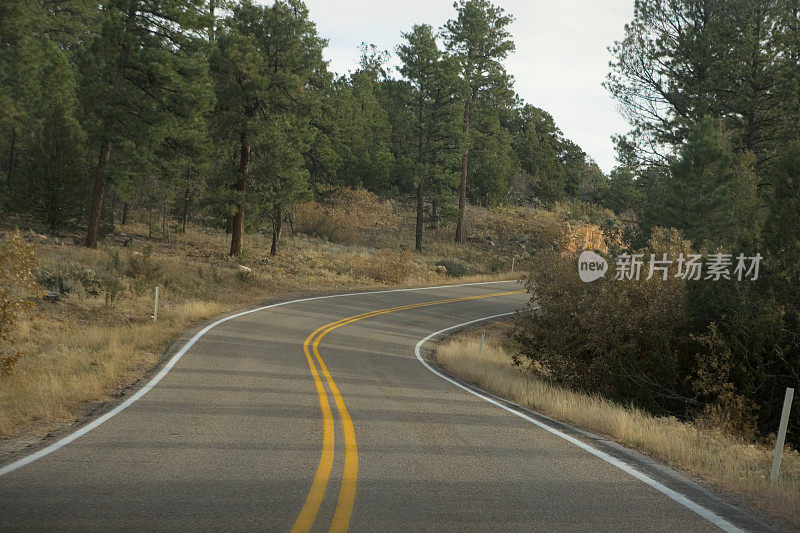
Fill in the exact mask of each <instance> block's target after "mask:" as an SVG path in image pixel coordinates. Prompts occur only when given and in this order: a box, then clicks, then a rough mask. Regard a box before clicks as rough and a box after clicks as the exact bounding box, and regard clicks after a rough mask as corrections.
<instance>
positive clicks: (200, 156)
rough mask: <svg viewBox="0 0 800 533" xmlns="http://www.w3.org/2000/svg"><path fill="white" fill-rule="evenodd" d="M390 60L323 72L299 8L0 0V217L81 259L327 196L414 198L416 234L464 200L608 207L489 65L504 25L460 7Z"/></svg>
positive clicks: (500, 14) (235, 223)
mask: <svg viewBox="0 0 800 533" xmlns="http://www.w3.org/2000/svg"><path fill="white" fill-rule="evenodd" d="M455 7H456V9H455V13H454V18H453V19H452V20H450V21H449V22H447V24H446V25H445V26H444V27H442V28H438V29H437V28H433V27H431V26H430V25H426V24H420V25H416V26H414V27H413V28H409V29H408V31H407V32H406V33H404V34H403V41H402V44H401V45H400V46H399V47H398V49H397V50H396V53H397V57H398V58H399V60H400V64H401V66H400V67H399V69H398V72H392V71H391V70H392V69H389V67H388V66H387V65H388V62H389V60H390V55H389V54H388V53H387V52H382V51H380V50H377V49H376V48H375V47H374V46H368V45H363V48H362V57H361V61H360V66H359V68H358V69H357V70H355V72H351V73H348V74H347V75H345V76H336V75H334V74H332V73H331V72H330V71H329V70H328V67H327V64H326V62H325V61H324V60H323V50H324V48H325V46H326V44H327V42H326V41H325V40H324V39H323V38H322V37H321V36H319V35H318V33H317V30H316V27H315V25H314V23H313V21H312V18H311V14H310V13H309V11H308V9H307V8H306V7H305V5H304V4H303V3H302V2H301V1H299V0H278V1H275V2H273V3H271V5H259V4H256V3H254V2H252V1H249V0H245V1H242V2H226V1H220V0H159V1H155V0H109V1H107V2H102V3H100V4H98V3H97V2H91V1H89V0H45V1H34V0H5V1H3V2H2V5H1V6H0V109H2V112H0V113H2V114H0V154H2V157H0V179H1V181H0V198H1V199H2V200H1V201H0V209H2V210H3V212H4V213H6V214H7V215H8V214H15V215H18V216H20V217H24V218H27V219H28V220H29V221H30V222H31V223H32V224H39V225H40V226H42V227H46V228H48V229H49V231H52V232H63V231H65V230H74V229H77V228H85V229H86V238H85V244H86V245H87V246H90V247H94V246H97V243H98V239H99V238H100V237H101V235H102V234H103V233H105V232H109V231H111V230H112V228H113V226H114V224H115V223H117V222H122V223H125V222H127V221H128V219H130V217H131V216H134V214H135V215H136V216H137V217H139V219H144V220H145V221H147V223H148V224H149V225H150V228H151V232H162V233H166V232H168V231H169V228H170V227H173V226H177V228H178V230H184V231H185V228H186V224H187V223H188V222H189V221H191V220H198V221H201V222H202V223H204V224H208V225H211V226H216V227H220V228H221V227H224V228H226V230H227V231H228V232H229V233H230V234H231V247H230V253H231V254H232V255H234V254H237V253H239V252H241V250H242V236H243V234H244V232H245V231H246V229H265V227H269V228H271V230H272V233H273V245H272V253H275V251H276V249H277V245H278V242H279V240H280V235H281V229H282V226H283V224H284V221H286V220H290V219H291V217H292V213H293V209H294V206H295V204H297V203H298V202H300V201H303V200H305V199H307V198H309V197H311V196H312V195H317V196H318V197H321V196H324V195H325V194H326V191H329V190H331V189H332V188H335V187H339V186H349V187H354V188H356V187H363V188H366V189H368V190H371V191H373V192H375V193H377V194H379V195H380V196H381V197H383V198H387V197H395V198H402V199H407V200H409V201H413V202H415V205H416V210H417V224H416V247H417V249H418V250H421V248H422V240H423V228H424V226H425V225H426V223H427V224H428V225H433V226H435V225H436V224H438V223H439V222H440V221H441V220H443V219H447V220H453V221H455V222H456V226H457V228H456V234H455V235H454V238H455V240H456V241H457V242H463V241H464V239H465V228H464V221H463V214H464V208H465V204H466V202H472V203H478V204H484V205H495V204H500V203H513V202H534V203H540V204H549V203H552V202H555V201H558V200H560V199H562V198H565V197H574V198H582V199H585V200H598V199H601V200H604V199H605V198H606V195H605V193H604V191H606V190H607V189H608V183H607V180H606V179H605V176H603V174H602V172H601V171H600V169H599V168H598V167H597V165H596V164H594V162H593V161H592V160H591V159H590V158H589V157H588V156H587V155H586V154H585V153H584V152H583V151H582V150H581V149H580V148H579V147H578V146H577V145H576V144H575V143H573V142H571V141H569V140H568V139H566V138H564V136H563V135H562V133H561V132H560V131H559V129H558V128H557V127H556V124H555V122H554V120H553V118H552V117H551V116H550V115H549V114H548V113H547V112H545V111H543V110H541V109H538V108H535V107H533V106H531V105H530V104H526V103H524V102H522V101H521V100H520V99H519V98H518V97H517V96H516V95H515V93H514V91H513V78H512V76H511V75H509V73H508V72H506V70H505V68H504V66H503V60H504V59H505V58H506V57H507V55H508V54H509V53H510V52H511V51H513V49H514V43H513V40H512V39H511V36H510V34H509V32H508V25H509V24H510V23H511V21H512V20H513V19H512V17H511V16H510V15H509V14H507V13H505V12H504V11H503V10H502V9H500V8H498V7H496V6H494V5H492V4H491V3H490V2H488V1H487V0H469V1H467V0H461V1H460V2H459V3H458V4H457V5H456V6H455Z"/></svg>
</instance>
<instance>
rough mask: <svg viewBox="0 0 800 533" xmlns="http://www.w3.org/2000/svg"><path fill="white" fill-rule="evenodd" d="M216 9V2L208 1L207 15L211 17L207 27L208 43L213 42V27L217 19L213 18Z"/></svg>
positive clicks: (213, 0) (214, 0)
mask: <svg viewBox="0 0 800 533" xmlns="http://www.w3.org/2000/svg"><path fill="white" fill-rule="evenodd" d="M216 9H217V2H216V0H210V2H209V3H208V14H209V15H210V16H211V17H210V18H211V21H210V22H209V26H208V40H209V42H213V41H214V26H216V24H217V18H216V17H215V16H214V11H215V10H216Z"/></svg>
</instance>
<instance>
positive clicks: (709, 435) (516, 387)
mask: <svg viewBox="0 0 800 533" xmlns="http://www.w3.org/2000/svg"><path fill="white" fill-rule="evenodd" d="M504 329H505V327H504V326H502V325H498V326H493V327H490V328H489V329H488V333H487V338H486V343H485V345H484V348H483V354H482V356H481V357H479V356H478V344H479V342H480V332H479V330H474V329H472V330H467V331H466V332H463V333H460V334H458V335H456V336H454V337H452V338H451V339H449V340H448V341H446V342H445V343H443V344H442V345H440V346H439V348H438V351H437V361H438V362H439V364H440V365H441V366H442V367H443V368H445V369H446V370H447V371H448V372H450V373H452V374H453V375H455V376H457V377H459V378H460V379H463V380H464V381H467V382H469V383H473V384H475V385H477V386H479V387H481V388H482V389H484V390H486V391H488V392H490V393H492V394H495V395H497V396H501V397H504V398H507V399H509V400H511V401H514V402H516V403H519V404H521V405H526V406H529V407H531V408H533V409H535V410H537V411H540V412H542V413H544V414H546V415H548V416H551V417H553V418H556V419H558V420H561V421H564V422H567V423H570V424H574V425H576V426H579V427H582V428H586V429H588V430H590V431H593V432H597V433H601V434H603V435H607V436H609V437H610V438H612V439H613V440H615V441H617V442H619V443H621V444H623V445H625V446H629V447H631V448H634V449H637V450H639V451H641V452H643V453H646V454H648V455H651V456H653V457H656V458H658V459H660V460H662V461H664V462H666V463H668V464H670V465H673V466H676V467H679V468H682V469H684V470H687V471H689V472H691V473H693V474H695V475H697V476H699V477H700V478H701V479H704V480H706V481H709V482H711V483H713V484H715V485H718V486H720V487H722V488H723V489H724V490H728V491H731V492H735V493H737V494H740V495H743V496H744V497H746V498H747V499H748V500H749V501H751V502H752V503H753V504H754V505H755V506H756V507H758V508H760V509H763V510H765V511H767V512H769V513H772V514H774V515H776V516H779V517H781V518H783V519H785V520H787V521H788V522H789V523H790V524H791V525H792V526H793V527H800V454H798V453H797V452H796V451H793V450H789V449H788V448H787V450H786V452H785V453H784V457H783V462H782V464H781V475H780V479H779V482H778V483H776V484H772V483H770V482H769V479H768V478H769V470H770V466H771V462H772V452H773V449H772V448H769V447H767V446H764V445H756V444H750V443H745V442H743V441H742V440H741V439H736V438H734V437H731V436H728V435H725V434H723V433H721V432H716V431H713V430H708V429H705V428H699V427H696V426H694V425H692V424H690V423H684V422H680V421H678V420H676V419H675V418H666V417H654V416H652V415H649V414H647V413H645V412H643V411H641V410H638V409H635V408H631V407H625V406H622V405H619V404H615V403H613V402H610V401H608V400H606V399H604V398H601V397H598V396H590V395H586V394H581V393H577V392H574V391H570V390H567V389H564V388H562V387H558V386H554V385H552V384H549V383H546V382H543V381H541V380H539V379H536V378H534V377H532V376H531V375H529V374H528V373H526V372H525V371H524V369H521V368H519V367H518V366H515V365H514V364H513V362H512V354H513V349H512V348H511V347H510V346H508V345H507V344H505V342H504V340H503V339H504V335H503V331H504Z"/></svg>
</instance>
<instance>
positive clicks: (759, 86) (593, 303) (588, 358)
mask: <svg viewBox="0 0 800 533" xmlns="http://www.w3.org/2000/svg"><path fill="white" fill-rule="evenodd" d="M611 51H612V53H613V56H614V59H613V61H612V65H611V73H610V74H609V76H608V79H607V82H606V86H607V88H608V89H609V90H610V91H611V93H612V94H613V95H614V97H615V98H616V100H617V101H618V102H619V104H620V107H621V108H622V110H623V111H624V113H625V114H626V116H627V117H628V118H629V119H630V121H631V123H632V125H633V129H632V131H631V132H630V133H629V134H628V135H625V136H622V137H619V138H618V139H617V146H618V153H619V157H618V159H619V162H620V165H619V167H617V168H616V169H615V170H614V171H613V172H612V176H610V182H611V183H613V184H614V194H613V195H611V196H610V197H609V202H608V205H609V206H611V207H613V208H614V209H615V210H616V211H617V212H618V213H620V214H622V215H623V217H622V218H623V220H625V221H627V228H626V229H627V235H626V237H627V239H626V242H627V243H628V245H624V246H623V247H622V248H621V249H613V250H611V251H612V252H613V253H616V254H619V253H622V252H629V253H630V252H635V251H637V250H638V251H639V252H640V253H642V254H643V257H644V260H645V263H647V261H648V259H649V258H650V257H651V255H650V254H655V257H657V258H658V259H661V258H662V254H664V253H668V254H669V256H670V258H671V259H672V260H673V261H676V260H677V259H678V258H679V255H680V254H681V253H683V254H684V257H688V254H690V253H697V254H701V255H703V256H704V257H708V256H709V255H710V254H715V253H722V254H731V255H730V256H729V259H730V261H731V264H730V267H729V269H728V274H727V275H728V276H729V277H730V279H725V277H722V278H720V279H718V280H714V279H713V278H712V279H707V275H706V273H705V272H704V273H703V275H702V277H701V278H700V279H698V280H691V281H684V280H681V279H675V277H674V275H675V274H676V271H675V264H673V267H672V270H670V276H671V277H670V279H669V280H668V281H665V282H663V283H662V282H661V281H660V280H659V276H658V275H657V276H656V277H655V278H654V279H652V280H650V281H647V282H644V281H642V282H640V283H631V282H626V281H618V280H614V279H611V280H606V281H600V282H595V283H593V284H582V283H580V282H579V281H576V280H575V279H574V278H571V277H569V272H568V271H574V262H570V263H569V264H562V263H563V261H562V260H561V259H560V258H551V261H550V262H549V263H548V261H547V259H546V258H539V260H538V262H537V266H538V267H539V268H538V269H537V268H536V267H535V268H534V271H533V272H532V288H533V290H534V291H535V292H537V293H538V295H539V296H540V302H541V303H542V308H543V309H545V311H544V315H545V316H543V317H540V318H535V319H533V320H531V321H530V322H528V323H527V324H525V325H524V327H523V328H522V330H521V331H520V335H519V336H520V338H521V339H523V340H524V341H525V343H524V345H525V346H526V352H527V355H528V356H529V357H530V358H532V359H534V360H537V361H539V362H546V363H548V364H549V365H550V367H551V368H559V369H561V371H560V372H557V373H556V374H557V375H559V376H561V378H562V379H564V380H565V381H568V382H570V383H572V384H576V385H577V386H579V387H582V388H587V389H591V390H595V391H601V392H603V393H605V394H608V395H611V396H615V397H620V398H622V399H625V400H631V399H633V400H634V401H635V402H636V403H637V404H639V405H641V406H643V407H645V408H647V409H650V410H652V411H656V412H661V413H669V414H675V415H677V416H680V417H689V418H699V419H701V420H708V421H710V422H711V425H713V426H714V427H722V428H725V429H729V430H731V431H735V432H738V433H743V434H745V435H748V436H751V437H752V436H762V437H765V436H768V435H769V434H771V433H774V432H775V431H776V430H777V427H778V419H779V416H780V412H781V408H782V403H783V397H784V391H785V389H786V387H795V388H797V387H798V386H800V4H798V3H797V2H796V1H791V0H766V1H756V0H724V1H723V0H718V1H716V0H712V1H706V0H702V1H700V0H674V1H670V2H663V1H661V0H640V1H638V2H636V8H635V15H634V19H633V20H632V21H631V22H630V23H629V24H628V25H627V26H626V29H625V37H624V38H623V39H622V40H621V41H619V42H617V43H615V44H614V46H613V47H612V48H611ZM670 228H671V229H670ZM673 230H678V231H677V232H676V231H673ZM740 253H743V254H744V255H745V256H747V257H755V256H756V255H757V254H760V256H761V257H762V260H761V262H760V269H759V270H758V274H757V279H755V280H753V279H748V280H745V281H739V280H737V276H736V275H735V273H734V268H735V267H736V266H737V259H736V258H737V256H738V254H740ZM612 259H613V257H612ZM551 265H552V266H551ZM613 268H614V266H613V263H612V265H611V272H613ZM646 272H647V265H646V264H645V266H644V267H643V271H642V278H644V277H645V276H646ZM752 274H753V272H751V276H750V277H751V278H752ZM609 275H610V276H611V275H612V273H610V274H609ZM573 281H574V282H573ZM556 329H557V330H558V332H559V335H554V331H553V330H556ZM790 438H791V440H792V442H793V443H794V444H795V445H797V444H800V410H798V409H794V414H793V416H792V420H791V423H790Z"/></svg>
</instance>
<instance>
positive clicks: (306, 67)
mask: <svg viewBox="0 0 800 533" xmlns="http://www.w3.org/2000/svg"><path fill="white" fill-rule="evenodd" d="M324 44H325V41H323V40H322V39H320V38H319V37H318V36H317V33H316V28H315V26H314V24H313V22H311V21H310V20H309V18H308V9H306V7H305V6H304V5H303V3H302V2H300V1H299V0H286V1H276V2H275V3H274V4H273V5H272V6H271V7H265V6H259V5H256V4H254V3H253V2H251V1H245V2H243V3H241V4H240V5H237V6H235V7H234V8H233V11H232V14H231V17H230V18H228V19H227V20H225V21H224V22H223V23H222V24H221V27H220V28H219V29H218V30H217V32H216V48H215V51H214V53H213V55H212V61H211V68H212V76H213V78H214V85H215V90H216V94H217V107H216V109H215V113H214V131H215V134H216V136H217V138H218V139H219V140H220V142H222V143H225V146H229V147H232V146H236V152H237V153H238V157H237V159H238V172H237V178H236V183H235V185H234V188H235V191H236V196H237V198H236V211H235V215H234V218H233V227H232V232H231V247H230V255H236V254H238V253H240V252H241V251H242V238H243V234H244V216H245V207H246V204H247V191H248V189H249V188H250V187H256V188H257V189H258V190H260V191H261V198H260V199H261V201H262V202H268V203H271V205H272V209H271V210H270V211H271V218H272V220H273V228H274V230H275V233H274V235H275V234H278V235H277V236H278V237H279V233H280V232H279V225H280V220H281V218H282V217H281V213H279V212H276V210H277V211H280V212H282V211H283V209H286V208H287V207H288V206H287V205H286V204H285V203H284V202H286V201H291V199H292V198H293V197H295V196H296V194H295V191H299V190H300V189H301V187H298V183H297V182H298V180H299V181H302V178H301V177H300V176H301V175H302V176H306V174H303V173H302V171H301V170H300V169H299V167H298V165H300V164H302V157H300V158H297V157H294V155H300V154H302V152H301V150H302V149H303V146H304V145H306V144H307V143H306V142H304V140H306V139H307V138H308V135H310V133H309V132H307V131H305V130H307V129H308V128H310V125H309V117H310V116H311V115H313V113H311V112H310V110H309V108H313V107H315V106H318V105H319V94H318V91H317V90H316V89H317V88H322V87H323V86H324V85H325V84H326V83H328V82H329V79H328V78H329V77H328V74H327V72H326V70H325V63H324V62H323V60H322V48H323V46H324ZM287 121H288V122H287ZM286 123H291V124H293V125H294V126H296V128H293V129H292V131H290V132H283V134H284V135H286V134H291V135H292V136H293V137H292V138H291V139H290V144H289V146H291V147H293V149H294V151H295V152H296V153H295V154H294V155H292V154H291V153H285V152H284V153H283V156H285V157H282V156H280V155H277V154H279V153H280V147H279V144H280V143H285V142H287V139H286V138H285V137H283V136H281V135H278V134H279V133H280V130H279V129H277V128H276V124H286ZM295 130H296V131H295ZM259 157H263V159H264V161H269V160H272V161H275V162H276V163H274V164H278V165H280V164H282V163H285V162H286V161H287V160H289V159H290V160H291V164H290V165H289V166H288V167H285V168H281V167H276V168H272V169H268V168H266V167H265V166H264V164H263V161H262V162H257V163H258V164H259V165H261V166H260V167H259V168H260V172H258V173H257V174H254V176H253V178H254V179H255V180H257V181H256V183H250V166H251V159H252V158H256V159H257V158H259ZM287 158H289V159H287ZM281 184H283V185H284V188H281ZM275 246H277V241H276V243H275Z"/></svg>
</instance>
